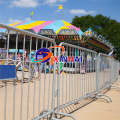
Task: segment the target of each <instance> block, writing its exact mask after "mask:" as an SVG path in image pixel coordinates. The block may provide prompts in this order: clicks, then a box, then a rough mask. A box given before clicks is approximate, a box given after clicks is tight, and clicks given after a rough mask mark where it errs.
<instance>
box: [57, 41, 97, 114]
mask: <svg viewBox="0 0 120 120" xmlns="http://www.w3.org/2000/svg"><path fill="white" fill-rule="evenodd" d="M59 46H63V47H64V48H65V52H64V54H63V56H64V58H63V59H64V61H62V62H58V63H57V64H58V87H57V93H58V94H57V99H58V100H57V111H58V112H59V110H60V109H61V108H63V107H66V106H68V105H70V104H73V103H75V102H77V101H79V100H81V99H84V98H87V97H88V96H92V95H94V94H96V93H97V88H96V87H97V86H96V65H97V59H96V57H97V52H95V51H92V50H89V49H85V48H82V47H79V46H75V45H71V44H68V43H64V42H62V43H61V44H60V45H59ZM61 52H62V51H61V49H58V56H59V60H60V59H61V58H60V55H61ZM66 56H69V57H68V58H66ZM72 56H73V57H72ZM69 59H70V61H69ZM72 59H74V62H71V61H72ZM78 59H79V60H78ZM67 60H68V61H67ZM75 60H76V62H75ZM60 70H61V71H60Z"/></svg>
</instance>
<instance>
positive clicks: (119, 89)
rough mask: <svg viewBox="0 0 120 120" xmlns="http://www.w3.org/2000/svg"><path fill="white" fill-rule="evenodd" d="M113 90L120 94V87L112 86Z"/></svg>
mask: <svg viewBox="0 0 120 120" xmlns="http://www.w3.org/2000/svg"><path fill="white" fill-rule="evenodd" d="M111 88H112V89H117V90H118V91H119V92H120V87H118V86H111Z"/></svg>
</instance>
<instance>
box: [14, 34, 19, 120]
mask: <svg viewBox="0 0 120 120" xmlns="http://www.w3.org/2000/svg"><path fill="white" fill-rule="evenodd" d="M17 45H18V33H17V35H16V54H15V65H16V60H17ZM15 85H16V80H14V97H13V120H14V117H15V114H14V113H15Z"/></svg>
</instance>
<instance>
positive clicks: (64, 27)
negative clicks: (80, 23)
mask: <svg viewBox="0 0 120 120" xmlns="http://www.w3.org/2000/svg"><path fill="white" fill-rule="evenodd" d="M61 29H70V28H69V27H66V26H63V27H61V28H60V29H59V30H57V31H56V34H57V33H58V32H59V31H60V30H61Z"/></svg>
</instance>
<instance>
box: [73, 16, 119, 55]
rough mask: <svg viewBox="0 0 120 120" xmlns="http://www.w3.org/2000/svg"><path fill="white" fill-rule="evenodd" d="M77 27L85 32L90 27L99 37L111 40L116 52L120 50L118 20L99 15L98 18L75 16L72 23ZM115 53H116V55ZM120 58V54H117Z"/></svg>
mask: <svg viewBox="0 0 120 120" xmlns="http://www.w3.org/2000/svg"><path fill="white" fill-rule="evenodd" d="M71 24H73V25H74V26H76V27H80V29H81V30H82V31H83V32H85V31H86V30H87V29H88V28H89V27H91V28H92V29H93V31H96V32H97V33H98V35H102V36H103V37H105V39H106V40H109V42H111V43H112V44H113V46H114V48H115V49H116V52H117V51H119V50H118V49H120V23H119V22H117V21H116V20H112V19H110V17H106V16H103V15H101V14H98V15H96V16H91V15H86V16H81V17H78V16H75V17H74V18H73V20H72V23H71ZM116 52H115V53H116ZM116 54H117V55H119V56H120V53H116Z"/></svg>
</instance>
